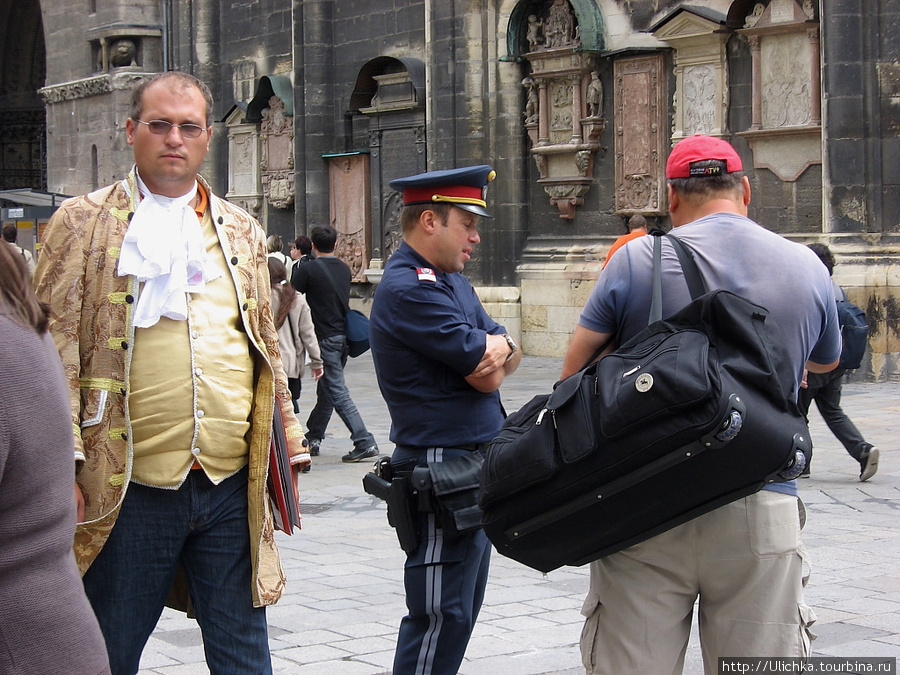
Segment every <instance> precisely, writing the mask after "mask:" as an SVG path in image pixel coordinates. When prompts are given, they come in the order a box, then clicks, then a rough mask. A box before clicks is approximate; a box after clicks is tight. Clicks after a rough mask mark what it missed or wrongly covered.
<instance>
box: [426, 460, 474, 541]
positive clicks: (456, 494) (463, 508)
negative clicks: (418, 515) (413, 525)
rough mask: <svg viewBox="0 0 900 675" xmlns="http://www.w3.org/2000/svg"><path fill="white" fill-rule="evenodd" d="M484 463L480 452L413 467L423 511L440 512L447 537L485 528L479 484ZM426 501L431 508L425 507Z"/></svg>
mask: <svg viewBox="0 0 900 675" xmlns="http://www.w3.org/2000/svg"><path fill="white" fill-rule="evenodd" d="M483 463H484V457H483V455H482V454H481V453H480V452H477V451H476V452H470V453H469V454H467V455H463V456H462V457H458V458H456V459H451V460H449V461H446V462H437V463H435V464H429V465H428V466H420V467H416V468H415V469H413V472H412V477H411V478H412V487H413V490H415V491H416V492H417V493H418V495H419V505H420V508H419V510H420V511H423V510H428V511H433V512H434V513H435V514H437V518H438V522H439V523H440V525H441V528H442V529H443V530H444V537H446V538H454V537H459V536H462V535H463V534H466V533H467V532H472V531H473V530H477V529H479V528H480V527H481V516H482V511H481V507H479V506H478V487H479V485H480V484H481V465H482V464H483ZM426 504H427V505H428V506H429V507H430V508H422V507H423V505H426Z"/></svg>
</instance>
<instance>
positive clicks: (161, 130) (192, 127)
mask: <svg viewBox="0 0 900 675" xmlns="http://www.w3.org/2000/svg"><path fill="white" fill-rule="evenodd" d="M135 122H140V123H141V124H146V125H147V126H148V127H149V128H150V133H151V134H156V135H157V136H168V135H169V132H170V131H172V127H175V128H176V129H178V130H179V131H180V132H181V135H182V136H184V137H185V138H200V134H202V133H203V132H204V131H206V128H205V127H201V126H200V125H199V124H172V123H171V122H166V121H165V120H150V121H149V122H145V121H144V120H135Z"/></svg>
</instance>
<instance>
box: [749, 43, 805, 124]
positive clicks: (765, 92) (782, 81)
mask: <svg viewBox="0 0 900 675" xmlns="http://www.w3.org/2000/svg"><path fill="white" fill-rule="evenodd" d="M760 48H761V55H760V56H761V62H762V63H761V68H762V126H763V128H764V129H771V128H774V127H792V126H799V125H804V124H809V122H810V115H811V109H812V108H811V105H810V104H811V101H810V77H809V68H808V63H803V62H801V63H800V64H798V63H796V62H795V58H796V55H797V54H803V53H804V52H807V51H808V49H809V40H808V39H807V37H806V35H804V34H797V33H794V34H791V33H788V34H785V35H772V36H770V37H768V38H766V39H765V40H764V41H763V42H762V43H761V45H760ZM804 65H805V66H807V67H805V68H804V67H803V66H804Z"/></svg>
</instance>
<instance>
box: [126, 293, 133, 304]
mask: <svg viewBox="0 0 900 675" xmlns="http://www.w3.org/2000/svg"><path fill="white" fill-rule="evenodd" d="M125 302H127V303H128V304H129V305H130V304H132V303H133V302H134V296H133V295H131V294H129V295H126V296H125Z"/></svg>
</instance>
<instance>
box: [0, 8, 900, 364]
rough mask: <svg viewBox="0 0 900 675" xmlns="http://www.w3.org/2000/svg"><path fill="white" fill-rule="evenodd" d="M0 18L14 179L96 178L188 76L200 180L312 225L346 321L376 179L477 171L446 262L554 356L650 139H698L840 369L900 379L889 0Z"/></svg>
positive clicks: (52, 185)
mask: <svg viewBox="0 0 900 675" xmlns="http://www.w3.org/2000/svg"><path fill="white" fill-rule="evenodd" d="M3 4H4V5H10V6H13V7H15V8H16V9H15V10H10V11H11V12H13V13H15V12H18V13H19V14H20V15H22V16H23V17H24V18H26V19H28V20H29V21H30V24H31V25H36V26H37V29H38V31H39V33H40V35H39V36H38V37H37V38H35V39H34V40H33V45H34V46H33V48H32V49H31V52H32V53H30V54H28V53H24V52H23V51H21V50H20V51H19V52H18V57H13V56H12V55H11V51H10V49H9V47H8V46H9V44H10V41H9V39H7V40H6V42H5V43H4V44H6V45H7V49H6V56H5V57H4V58H5V61H4V65H3V69H4V83H7V84H9V83H11V81H12V80H13V79H15V80H16V86H18V87H19V88H20V89H23V90H26V91H25V92H24V93H23V95H22V96H20V97H19V99H16V100H17V101H18V100H21V101H24V102H25V103H23V105H22V106H20V107H23V108H24V107H28V106H30V107H31V108H32V109H36V108H42V113H43V116H44V119H45V125H46V135H45V141H44V142H45V145H46V147H45V149H44V150H43V152H44V155H43V158H44V159H43V162H44V165H43V166H42V167H41V168H42V171H41V172H40V173H41V174H42V180H43V181H44V182H43V184H41V185H35V186H34V187H36V188H42V189H47V190H50V191H55V192H60V193H66V194H78V193H81V192H84V191H87V190H90V189H92V188H94V187H97V186H100V185H104V184H106V183H108V182H111V181H112V180H114V179H116V178H118V177H120V176H121V175H122V174H123V173H124V172H125V171H126V170H127V169H128V168H129V166H130V154H131V153H130V148H128V146H127V145H126V144H125V142H124V121H125V118H126V116H127V114H128V97H129V90H130V88H131V86H132V85H133V83H134V82H135V81H137V80H138V79H140V78H141V77H144V76H145V75H146V74H147V73H150V72H157V71H159V70H166V69H178V70H184V71H188V72H192V73H193V74H195V75H197V76H198V77H200V78H201V79H203V80H204V81H205V82H207V83H208V84H209V85H210V87H211V89H212V91H213V95H214V98H215V100H216V109H215V111H214V113H215V119H216V124H215V129H214V133H213V139H212V140H213V149H212V151H211V153H210V155H209V157H208V159H207V165H206V166H205V167H204V169H203V172H204V174H205V175H206V176H207V177H208V178H209V179H210V180H211V182H212V184H213V186H214V187H215V188H216V189H217V191H218V192H220V193H221V194H223V195H226V196H227V197H228V198H229V199H231V200H233V201H235V202H237V203H239V204H241V205H243V206H244V207H246V208H247V209H248V210H249V211H251V212H252V213H253V214H254V215H256V216H257V217H258V218H259V219H260V220H261V222H262V223H263V224H264V226H265V227H266V228H267V229H268V230H269V231H270V232H272V233H278V234H281V235H282V236H283V237H284V238H286V239H287V238H292V237H293V236H295V235H296V234H299V233H305V232H306V231H307V230H308V228H310V227H311V226H313V225H315V224H318V223H326V222H328V223H332V224H333V225H334V226H335V227H336V228H337V230H338V232H339V233H340V241H339V254H340V255H341V256H342V257H343V258H344V259H345V260H346V261H347V262H348V263H349V264H350V265H351V268H352V269H353V271H354V279H355V282H356V283H355V290H354V296H355V300H354V302H355V303H356V304H357V305H358V306H361V307H362V308H365V306H366V304H367V302H368V301H369V299H370V298H371V296H372V293H373V292H374V289H375V287H376V285H377V282H378V280H379V278H380V272H381V268H382V267H383V264H384V262H385V260H387V258H388V257H389V256H390V255H391V253H392V251H393V250H394V249H395V248H396V246H397V244H398V242H399V237H400V234H399V231H398V228H397V223H396V217H395V216H396V214H397V211H398V209H399V201H398V195H396V194H394V193H392V191H391V190H390V189H389V187H388V183H389V182H390V181H391V180H392V179H394V178H397V177H399V176H403V175H408V174H412V173H416V172H419V171H425V170H430V169H446V168H451V167H455V166H463V165H466V164H480V163H489V164H491V165H493V167H494V168H495V169H496V171H497V175H498V179H497V180H496V181H495V182H494V183H492V185H491V187H490V192H489V196H488V200H489V204H490V207H491V211H492V213H493V214H495V218H494V219H493V220H490V221H487V222H485V223H484V224H483V227H482V229H481V234H482V243H481V245H480V247H479V248H478V249H477V250H476V258H475V259H474V260H473V261H472V262H471V263H470V264H469V265H468V266H467V269H466V273H467V275H468V276H469V277H470V279H472V281H473V283H474V284H475V285H476V287H477V288H478V290H479V293H480V294H481V296H482V298H483V300H484V301H485V303H486V306H487V307H488V308H489V310H490V311H491V313H492V314H494V315H495V316H496V317H497V318H498V320H500V321H501V322H502V323H505V324H506V325H507V326H509V327H510V328H511V329H512V330H513V332H515V333H517V334H519V335H520V337H521V340H522V343H523V345H524V349H525V352H526V353H530V354H538V355H552V356H561V355H562V354H563V353H564V352H565V349H566V347H567V344H568V339H569V336H570V335H571V332H572V330H573V328H574V326H575V323H576V321H577V318H578V315H579V312H580V309H581V307H582V305H583V304H584V302H585V300H586V298H587V296H588V294H589V293H590V291H591V288H592V287H593V283H594V280H595V279H596V276H597V274H598V272H599V269H600V265H601V264H602V261H603V259H604V257H605V253H606V250H607V248H608V247H609V245H610V244H611V243H612V241H613V240H614V239H615V238H616V237H617V236H618V235H620V234H622V233H623V232H624V227H623V225H624V221H625V220H626V219H627V218H628V217H629V216H630V215H632V214H634V213H641V214H643V215H645V216H646V217H647V219H648V220H649V221H650V222H651V223H655V224H657V225H659V226H661V227H667V226H668V223H667V217H666V212H667V204H666V190H665V176H664V166H665V161H666V158H667V156H668V152H669V149H670V148H671V146H672V144H673V143H675V142H677V141H678V140H679V139H681V138H684V137H685V136H688V135H691V134H694V133H705V134H711V135H715V136H720V137H723V138H725V139H727V140H729V141H730V142H732V143H733V144H734V145H735V147H736V148H737V149H738V152H739V153H740V154H741V157H742V159H743V161H744V167H745V170H746V172H747V174H748V176H749V178H750V182H751V185H752V188H753V201H752V203H751V206H750V215H751V217H752V218H754V219H755V220H756V221H758V222H759V223H760V224H762V225H763V226H765V227H767V228H770V229H772V230H774V231H776V232H778V233H780V234H783V235H784V236H786V237H789V238H791V239H793V240H795V241H799V242H802V243H811V242H814V241H822V242H825V243H827V244H829V245H830V246H831V247H832V250H833V251H834V252H835V253H836V255H837V258H838V263H839V264H838V266H837V268H836V270H835V277H836V279H837V281H838V282H839V283H840V284H841V285H842V286H844V287H845V288H846V289H847V292H848V294H849V296H850V298H851V299H852V300H853V301H854V302H856V303H857V304H859V305H860V306H862V307H863V308H864V309H865V310H866V312H867V314H868V317H869V319H870V322H871V328H872V330H871V331H870V333H871V338H870V347H871V349H870V353H869V354H868V355H867V358H866V361H865V363H864V365H863V369H862V370H861V371H860V372H859V374H858V377H867V378H875V379H886V378H892V377H893V378H896V377H897V376H898V373H900V366H898V352H900V336H898V305H900V302H898V301H900V288H898V286H900V274H898V272H897V269H898V265H897V263H898V261H900V190H898V183H900V42H898V41H897V40H896V37H895V33H896V28H897V26H898V25H900V3H897V2H896V1H895V0H872V1H871V2H865V3H864V2H862V0H691V2H689V3H686V2H684V3H683V2H677V1H674V0H475V1H474V2H472V1H468V2H462V1H460V0H446V1H442V2H434V1H433V0H406V1H404V2H399V1H397V0H370V1H368V2H363V1H361V0H294V1H293V2H285V1H283V0H255V1H250V0H248V1H246V2H234V3H219V2H214V1H213V0H180V1H179V0H124V1H122V2H97V1H96V0H77V3H76V4H79V5H83V7H82V8H81V9H79V10H78V11H73V10H74V8H73V5H72V1H71V0H65V1H63V0H42V1H41V2H39V3H37V2H35V3H21V4H20V3H11V2H5V3H3ZM22 5H27V6H32V5H33V6H34V7H35V8H34V9H30V10H29V9H27V8H22ZM863 10H865V11H863ZM5 30H6V32H7V37H8V38H9V37H10V36H11V34H12V31H13V30H15V27H14V26H11V25H7V26H6V29H5ZM16 58H18V63H13V61H14V60H15V59H16ZM17 68H18V71H20V72H19V75H18V76H16V77H14V76H13V74H12V73H13V71H14V70H16V69H17ZM6 89H7V91H5V92H0V94H2V95H4V96H7V97H9V96H10V92H9V87H6ZM10 100H11V99H10ZM26 104H27V105H26ZM39 112H41V111H39ZM35 114H37V113H35ZM4 118H6V115H4ZM17 119H33V118H32V117H28V116H27V115H25V114H24V113H23V114H22V115H20V116H19V117H17ZM3 142H5V143H9V142H11V141H10V140H9V136H8V135H3ZM38 154H39V155H40V153H38ZM0 169H4V170H5V167H0ZM0 180H5V176H4V175H3V174H2V172H0ZM739 255H740V251H735V256H739Z"/></svg>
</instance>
